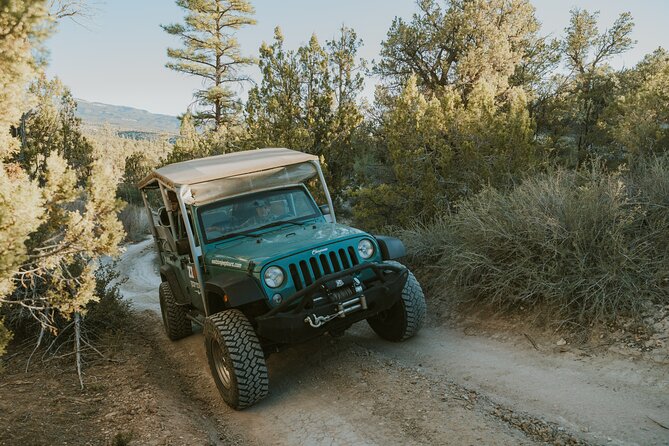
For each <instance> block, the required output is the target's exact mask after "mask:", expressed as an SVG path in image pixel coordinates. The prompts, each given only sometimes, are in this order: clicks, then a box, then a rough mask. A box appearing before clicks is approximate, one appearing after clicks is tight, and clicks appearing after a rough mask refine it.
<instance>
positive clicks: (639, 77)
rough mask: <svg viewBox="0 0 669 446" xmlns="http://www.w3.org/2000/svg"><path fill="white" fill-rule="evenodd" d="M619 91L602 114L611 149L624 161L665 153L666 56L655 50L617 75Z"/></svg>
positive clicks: (668, 117) (668, 120)
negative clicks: (624, 156)
mask: <svg viewBox="0 0 669 446" xmlns="http://www.w3.org/2000/svg"><path fill="white" fill-rule="evenodd" d="M620 83H621V84H622V86H623V87H622V88H621V89H620V93H619V95H618V97H617V98H616V99H615V102H614V103H613V104H611V105H610V106H609V107H608V108H607V109H606V110H605V111H604V116H603V124H602V126H603V128H604V130H607V131H609V132H610V133H611V145H614V146H616V147H619V149H620V151H621V152H622V153H624V154H627V157H628V158H634V157H637V156H639V155H648V154H652V153H662V152H666V151H667V150H668V149H669V125H668V124H669V54H668V53H667V51H666V50H664V49H661V48H660V49H658V50H657V51H655V52H653V53H652V54H650V55H648V56H646V57H645V58H644V60H642V61H641V62H640V63H639V64H638V65H637V66H636V67H635V68H634V69H631V70H628V71H626V72H623V73H622V74H621V75H620Z"/></svg>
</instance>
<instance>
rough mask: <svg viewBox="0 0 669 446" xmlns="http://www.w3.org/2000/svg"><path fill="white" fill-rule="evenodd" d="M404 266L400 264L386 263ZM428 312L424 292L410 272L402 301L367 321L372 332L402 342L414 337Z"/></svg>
mask: <svg viewBox="0 0 669 446" xmlns="http://www.w3.org/2000/svg"><path fill="white" fill-rule="evenodd" d="M385 263H386V264H389V265H393V266H403V265H402V264H401V263H398V262H390V261H387V262H385ZM426 311H427V308H426V304H425V295H424V294H423V290H422V288H421V287H420V284H419V283H418V280H416V277H414V275H413V273H412V272H411V271H409V277H407V281H406V283H405V284H404V288H403V289H402V295H401V297H400V299H399V300H398V301H397V302H396V303H395V304H394V305H393V306H392V307H390V308H388V309H387V310H385V311H382V312H381V313H379V314H377V315H375V316H372V317H370V318H369V319H367V322H368V323H369V325H370V327H372V330H374V331H375V332H376V334H378V335H379V336H380V337H382V338H383V339H386V340H388V341H393V342H400V341H405V340H407V339H409V338H410V337H412V336H414V335H415V334H416V333H418V330H420V327H421V326H422V325H423V320H424V319H425V313H426Z"/></svg>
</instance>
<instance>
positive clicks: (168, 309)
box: [158, 282, 193, 341]
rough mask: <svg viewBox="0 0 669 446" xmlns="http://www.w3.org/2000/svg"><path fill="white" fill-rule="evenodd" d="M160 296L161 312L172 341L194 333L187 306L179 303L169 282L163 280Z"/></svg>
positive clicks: (159, 291)
mask: <svg viewBox="0 0 669 446" xmlns="http://www.w3.org/2000/svg"><path fill="white" fill-rule="evenodd" d="M158 295H159V297H160V313H161V314H162V316H163V325H164V326H165V333H167V337H168V338H170V339H171V340H172V341H177V340H179V339H182V338H185V337H186V336H190V335H191V334H193V327H192V325H191V323H190V320H188V318H187V317H186V314H187V312H186V308H185V307H182V306H181V305H177V302H176V300H174V295H173V294H172V288H171V287H170V284H169V283H168V282H162V283H161V284H160V288H159V289H158Z"/></svg>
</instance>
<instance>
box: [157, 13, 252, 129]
mask: <svg viewBox="0 0 669 446" xmlns="http://www.w3.org/2000/svg"><path fill="white" fill-rule="evenodd" d="M176 3H177V5H179V6H180V7H181V8H183V9H184V10H185V11H186V17H185V23H184V24H171V25H164V26H163V27H162V28H163V29H164V30H165V31H166V32H167V33H168V34H171V35H173V36H177V37H179V38H180V39H181V42H182V44H183V48H169V49H168V50H167V56H168V57H169V58H170V59H171V62H168V63H167V65H166V66H167V67H168V68H170V69H172V70H175V71H178V72H181V73H186V74H190V75H193V76H197V77H200V78H202V79H203V81H204V83H205V88H203V89H201V90H198V91H196V92H195V99H196V101H197V102H198V104H199V105H200V109H199V110H198V111H197V113H195V114H194V115H193V117H194V119H195V122H196V124H198V125H210V126H211V127H213V128H214V129H215V130H218V129H219V127H221V126H223V125H225V124H228V123H230V122H231V121H233V120H234V119H235V117H236V115H237V113H238V111H239V109H240V106H239V101H238V99H237V98H236V97H235V93H234V91H233V89H232V88H231V85H232V84H235V83H239V82H243V81H245V80H248V79H247V77H246V76H244V75H243V74H242V73H240V69H241V68H243V67H245V66H247V65H249V64H251V63H253V59H252V58H251V57H246V56H243V55H242V54H241V52H240V48H239V43H238V42H237V40H236V39H235V37H234V35H233V34H234V32H235V31H237V30H239V29H240V28H242V27H244V26H248V25H253V24H255V23H256V22H255V20H254V19H253V18H252V15H253V13H254V9H253V7H252V6H251V4H250V3H249V2H248V1H246V0H177V1H176Z"/></svg>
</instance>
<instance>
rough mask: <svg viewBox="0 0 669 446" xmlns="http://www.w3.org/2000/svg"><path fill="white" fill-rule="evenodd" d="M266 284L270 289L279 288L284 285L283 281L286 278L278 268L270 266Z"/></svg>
mask: <svg viewBox="0 0 669 446" xmlns="http://www.w3.org/2000/svg"><path fill="white" fill-rule="evenodd" d="M264 278H265V283H266V284H267V286H268V287H270V288H277V287H280V286H281V285H283V281H284V279H285V278H286V277H285V276H284V274H283V270H282V269H281V268H279V267H278V266H270V267H269V268H267V269H266V270H265V277H264Z"/></svg>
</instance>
